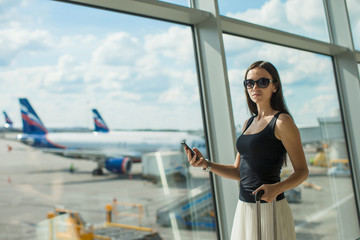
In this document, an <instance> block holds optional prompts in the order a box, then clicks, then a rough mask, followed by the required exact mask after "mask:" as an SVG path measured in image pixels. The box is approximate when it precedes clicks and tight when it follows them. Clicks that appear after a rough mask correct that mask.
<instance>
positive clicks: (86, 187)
mask: <svg viewBox="0 0 360 240" xmlns="http://www.w3.org/2000/svg"><path fill="white" fill-rule="evenodd" d="M27 3H29V4H22V3H20V2H12V3H9V2H2V3H0V9H2V10H1V11H2V17H1V19H0V24H1V27H2V28H1V31H2V32H3V33H6V34H0V39H1V40H2V41H1V42H3V43H5V44H3V45H2V49H5V50H6V51H0V59H1V62H0V64H1V68H0V83H1V85H2V86H6V87H5V88H1V89H0V95H1V96H2V98H1V100H2V101H1V102H0V108H1V109H2V110H4V111H5V112H6V113H7V114H6V115H7V117H8V118H10V119H11V120H12V123H11V122H9V121H8V122H5V121H3V119H4V118H3V117H2V118H1V119H2V120H1V121H2V122H1V123H2V125H5V123H6V127H4V128H1V130H2V131H1V138H0V145H1V147H0V149H1V150H0V159H1V160H2V161H1V168H0V176H2V177H1V180H2V182H1V184H0V189H1V192H2V193H3V197H1V200H0V202H1V204H0V209H1V213H2V218H1V220H0V238H1V239H42V238H44V237H45V239H47V238H46V237H48V236H50V235H52V236H55V237H56V238H57V239H60V238H61V237H62V238H65V237H68V238H71V239H74V235H76V236H80V237H83V238H82V239H85V238H86V239H88V238H87V237H88V235H91V234H92V235H98V236H108V235H109V231H110V228H111V229H112V230H113V234H115V232H116V236H118V237H119V238H120V239H123V238H122V237H121V236H122V234H127V235H129V234H130V235H132V236H134V239H145V238H146V239H150V238H149V236H151V237H153V238H155V236H157V235H159V236H160V237H161V238H163V239H190V238H191V239H192V238H198V239H204V238H206V239H214V238H216V233H215V219H214V214H213V213H214V210H213V203H212V195H211V191H210V187H209V186H210V183H209V179H208V176H209V175H208V174H206V173H203V172H202V171H201V170H200V169H199V168H189V167H188V166H189V165H188V164H187V161H186V157H185V156H184V153H183V148H182V147H181V144H180V142H181V141H186V142H187V144H188V145H190V146H191V147H198V148H199V149H200V150H201V151H202V152H203V153H206V146H205V142H204V136H203V134H204V133H203V126H202V117H201V109H200V99H199V95H198V92H199V91H198V86H197V76H196V70H195V62H194V56H193V53H194V51H193V48H192V47H193V43H192V35H191V29H190V28H189V27H183V26H178V25H175V24H168V23H164V22H159V21H151V20H149V19H142V18H135V17H131V16H127V15H123V14H118V13H114V12H106V11H102V10H98V9H92V8H85V7H80V6H76V5H70V4H64V3H60V2H55V1H38V0H32V1H30V2H27ZM30 3H31V4H30ZM34 9H38V10H39V11H36V10H34ZM64 16H67V17H66V18H64ZM92 109H93V111H92ZM20 112H21V114H20ZM16 140H19V141H16ZM55 237H54V238H55Z"/></svg>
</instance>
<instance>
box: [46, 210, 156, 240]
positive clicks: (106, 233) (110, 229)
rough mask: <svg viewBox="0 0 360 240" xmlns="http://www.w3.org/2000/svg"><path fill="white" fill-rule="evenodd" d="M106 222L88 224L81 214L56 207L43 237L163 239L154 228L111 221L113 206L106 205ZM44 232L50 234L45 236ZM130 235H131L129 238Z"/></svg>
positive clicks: (64, 239)
mask: <svg viewBox="0 0 360 240" xmlns="http://www.w3.org/2000/svg"><path fill="white" fill-rule="evenodd" d="M106 213H107V215H106V222H105V224H104V225H103V226H100V227H96V228H95V227H93V226H88V225H87V224H86V222H85V221H84V220H83V219H82V218H81V216H80V214H79V213H78V212H75V211H71V210H69V209H62V208H56V209H55V211H54V212H50V213H48V215H47V218H48V227H49V231H46V233H45V232H44V231H43V234H42V236H41V239H49V240H70V239H71V240H95V239H99V240H114V239H123V237H122V236H126V237H127V238H126V239H149V240H161V238H160V236H159V234H158V233H157V232H155V230H154V229H152V228H144V227H138V226H132V225H125V224H119V223H114V222H111V213H112V206H111V205H110V204H109V205H107V206H106ZM44 234H46V235H48V237H47V236H45V237H44V236H43V235H44ZM129 236H131V237H130V238H129Z"/></svg>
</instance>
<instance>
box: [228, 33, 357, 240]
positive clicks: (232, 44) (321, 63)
mask: <svg viewBox="0 0 360 240" xmlns="http://www.w3.org/2000/svg"><path fill="white" fill-rule="evenodd" d="M224 46H225V53H226V61H227V65H228V77H229V82H230V83H229V85H230V92H231V100H232V106H233V112H234V122H235V126H236V135H237V136H239V135H240V134H241V130H242V127H243V124H244V122H245V121H246V120H247V119H248V118H249V117H250V112H249V110H248V106H247V103H246V97H245V93H244V87H243V84H242V82H243V80H244V74H245V71H246V69H247V67H248V66H250V65H251V64H252V63H253V62H255V61H257V60H267V61H269V62H271V63H273V64H274V65H275V67H277V69H278V71H279V74H280V78H281V81H282V86H283V91H284V96H285V100H286V103H287V106H288V108H289V111H290V113H291V114H292V116H293V118H294V121H295V123H296V124H297V126H298V128H299V131H300V134H301V138H302V145H303V149H304V151H305V156H306V160H307V163H308V167H309V170H310V175H309V177H308V179H307V180H306V181H305V182H304V183H303V184H302V185H300V186H298V187H296V188H295V189H293V190H290V191H287V192H285V196H286V198H287V200H288V202H289V203H290V207H291V209H292V212H293V217H294V221H295V230H296V235H297V238H296V239H299V240H302V239H303V240H307V239H355V236H357V235H356V234H357V229H356V228H357V226H358V220H357V214H356V211H357V210H356V204H355V200H354V194H353V186H352V176H351V174H350V166H349V158H348V154H347V147H346V143H345V138H344V133H343V124H342V120H341V116H340V107H339V102H338V97H337V91H336V84H335V78H334V70H333V67H332V62H331V61H332V60H331V58H330V57H328V56H323V55H319V54H314V53H310V52H304V51H300V50H295V49H290V48H286V47H282V46H277V45H272V44H268V43H263V42H258V41H254V40H249V39H245V38H240V37H235V36H231V35H224ZM287 162H288V165H287V166H286V167H283V170H282V172H281V176H282V177H284V178H285V177H287V176H288V175H289V174H290V173H291V171H292V170H291V169H292V168H291V162H290V161H289V159H287ZM345 226H346V227H345Z"/></svg>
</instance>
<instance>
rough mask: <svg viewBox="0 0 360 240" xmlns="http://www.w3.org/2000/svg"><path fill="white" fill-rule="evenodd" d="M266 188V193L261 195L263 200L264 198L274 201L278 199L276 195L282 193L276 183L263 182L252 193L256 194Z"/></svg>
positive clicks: (269, 201)
mask: <svg viewBox="0 0 360 240" xmlns="http://www.w3.org/2000/svg"><path fill="white" fill-rule="evenodd" d="M261 189H262V190H264V194H263V195H262V197H261V200H264V201H266V202H268V203H272V201H274V200H275V199H276V197H277V196H278V195H279V194H280V192H279V189H278V187H277V185H276V183H275V184H263V185H261V186H260V187H258V188H257V189H256V190H255V191H253V192H252V193H253V194H254V195H255V194H256V193H257V192H258V191H260V190H261Z"/></svg>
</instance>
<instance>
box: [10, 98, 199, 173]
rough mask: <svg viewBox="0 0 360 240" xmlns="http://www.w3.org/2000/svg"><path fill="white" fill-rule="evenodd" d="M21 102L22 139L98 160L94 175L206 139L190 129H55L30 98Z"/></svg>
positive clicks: (128, 168) (125, 170)
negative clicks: (40, 115) (80, 130)
mask: <svg viewBox="0 0 360 240" xmlns="http://www.w3.org/2000/svg"><path fill="white" fill-rule="evenodd" d="M19 102H20V107H21V116H22V121H23V133H22V134H19V135H18V136H17V140H18V141H21V142H22V143H25V144H27V145H30V146H33V147H36V148H40V149H41V150H42V151H43V152H46V153H53V154H58V155H61V156H64V157H68V158H75V159H84V160H92V161H95V162H96V163H97V168H95V169H94V170H93V174H94V175H102V174H103V168H105V169H107V170H108V171H110V172H112V173H117V174H128V173H129V172H130V171H131V166H132V163H133V162H139V161H141V156H142V155H143V154H145V153H150V152H158V151H181V150H182V147H181V144H180V142H181V141H184V140H185V141H187V143H189V145H190V146H195V145H191V144H192V143H194V144H195V143H199V142H204V140H203V139H202V138H201V137H198V136H193V135H190V134H188V133H186V132H170V131H155V132H152V131H109V132H97V131H94V132H76V133H71V132H56V133H51V132H49V131H48V130H47V129H46V127H45V126H44V124H43V123H42V121H41V119H40V117H39V116H38V115H37V114H36V112H35V110H34V109H33V108H32V106H31V105H30V102H29V101H28V100H27V99H26V98H20V99H19ZM198 145H199V144H197V145H196V146H198ZM202 146H205V144H202Z"/></svg>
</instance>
